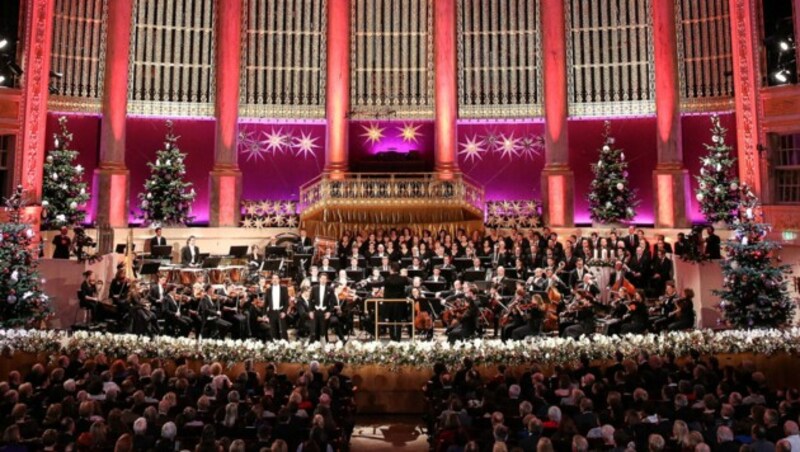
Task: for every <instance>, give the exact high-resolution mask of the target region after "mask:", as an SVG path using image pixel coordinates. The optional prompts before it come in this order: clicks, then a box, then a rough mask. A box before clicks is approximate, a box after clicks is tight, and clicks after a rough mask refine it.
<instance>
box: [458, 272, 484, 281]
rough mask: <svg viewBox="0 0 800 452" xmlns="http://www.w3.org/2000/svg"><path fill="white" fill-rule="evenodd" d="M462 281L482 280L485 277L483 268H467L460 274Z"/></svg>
mask: <svg viewBox="0 0 800 452" xmlns="http://www.w3.org/2000/svg"><path fill="white" fill-rule="evenodd" d="M461 279H462V280H463V281H483V280H485V279H486V272H485V271H483V270H477V271H476V270H467V271H465V272H464V273H463V274H462V275H461Z"/></svg>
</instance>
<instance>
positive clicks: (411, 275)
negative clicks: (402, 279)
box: [408, 270, 425, 279]
mask: <svg viewBox="0 0 800 452" xmlns="http://www.w3.org/2000/svg"><path fill="white" fill-rule="evenodd" d="M408 277H409V278H416V277H420V278H423V279H424V278H425V270H408Z"/></svg>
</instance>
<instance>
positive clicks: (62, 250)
mask: <svg viewBox="0 0 800 452" xmlns="http://www.w3.org/2000/svg"><path fill="white" fill-rule="evenodd" d="M52 243H53V245H54V246H55V250H53V259H69V252H70V249H72V239H71V238H69V229H67V227H66V226H61V234H59V235H57V236H55V237H53V242H52Z"/></svg>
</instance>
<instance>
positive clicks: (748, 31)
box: [729, 0, 763, 194]
mask: <svg viewBox="0 0 800 452" xmlns="http://www.w3.org/2000/svg"><path fill="white" fill-rule="evenodd" d="M756 3H758V2H752V1H749V0H730V1H729V10H730V18H731V50H732V51H733V82H734V92H735V106H736V149H737V154H738V155H737V158H738V159H739V178H740V179H741V180H742V181H744V182H747V183H748V184H749V185H750V186H751V187H752V188H753V190H754V191H755V192H756V193H758V194H761V167H760V164H759V163H760V162H759V156H758V149H757V148H758V144H759V143H763V141H762V137H761V130H760V128H759V122H760V116H759V111H758V110H759V108H758V104H759V102H760V100H759V95H758V90H759V70H758V68H759V56H758V51H759V50H758V49H759V45H760V43H759V41H760V39H759V35H758V31H757V30H758V26H757V20H758V14H757V12H756Z"/></svg>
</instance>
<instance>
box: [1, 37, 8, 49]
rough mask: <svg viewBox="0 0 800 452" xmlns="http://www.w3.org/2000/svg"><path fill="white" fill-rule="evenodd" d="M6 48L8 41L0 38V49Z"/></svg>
mask: <svg viewBox="0 0 800 452" xmlns="http://www.w3.org/2000/svg"><path fill="white" fill-rule="evenodd" d="M6 47H8V39H6V38H0V49H5V48H6Z"/></svg>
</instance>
